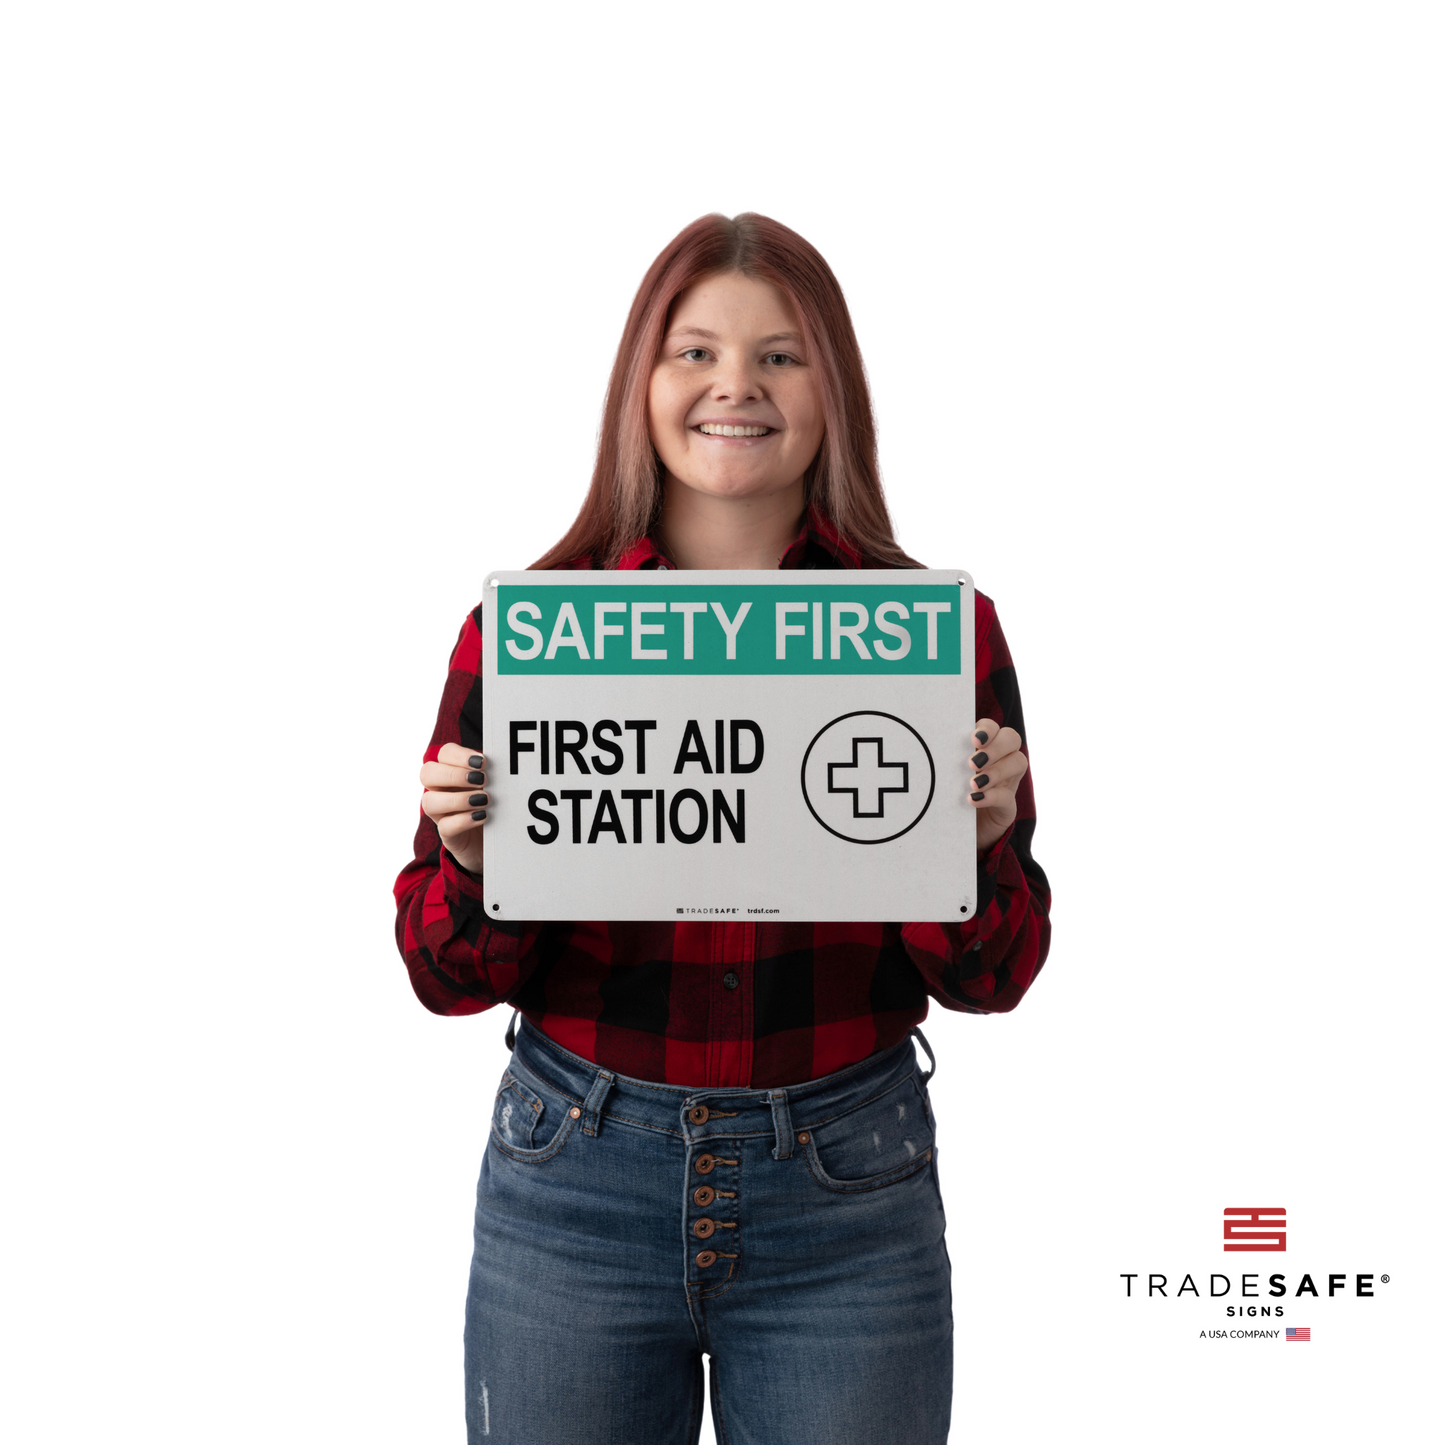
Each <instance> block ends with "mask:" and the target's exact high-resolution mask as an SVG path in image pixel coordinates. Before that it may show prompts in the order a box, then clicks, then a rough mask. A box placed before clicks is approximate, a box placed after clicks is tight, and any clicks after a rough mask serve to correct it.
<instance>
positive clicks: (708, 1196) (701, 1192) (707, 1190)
mask: <svg viewBox="0 0 1445 1445" xmlns="http://www.w3.org/2000/svg"><path fill="white" fill-rule="evenodd" d="M716 1198H717V1190H716V1189H714V1188H713V1187H712V1185H710V1184H699V1185H698V1186H697V1188H696V1189H694V1190H693V1191H692V1202H693V1203H694V1204H696V1205H697V1206H698V1208H699V1209H706V1208H707V1207H708V1205H709V1204H711V1203H712V1202H713V1200H714V1199H716Z"/></svg>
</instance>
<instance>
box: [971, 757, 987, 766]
mask: <svg viewBox="0 0 1445 1445" xmlns="http://www.w3.org/2000/svg"><path fill="white" fill-rule="evenodd" d="M987 761H988V754H987V753H975V754H974V755H973V756H972V757H971V758H970V759H969V762H971V763H972V764H973V765H974V767H976V768H981V767H982V766H983V765H984V764H985V763H986V762H987Z"/></svg>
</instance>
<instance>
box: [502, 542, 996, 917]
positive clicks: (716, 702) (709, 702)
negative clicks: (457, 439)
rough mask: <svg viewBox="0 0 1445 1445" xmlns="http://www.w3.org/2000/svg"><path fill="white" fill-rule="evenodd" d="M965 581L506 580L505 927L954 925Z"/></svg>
mask: <svg viewBox="0 0 1445 1445" xmlns="http://www.w3.org/2000/svg"><path fill="white" fill-rule="evenodd" d="M973 657H974V638H973V580H972V579H971V578H970V577H969V576H968V574H967V573H965V572H958V571H913V570H907V569H899V570H890V571H876V572H875V571H856V572H849V571H829V572H806V571H787V572H784V571H779V572H676V571H656V572H584V573H577V572H496V573H493V574H492V576H491V577H489V578H488V579H487V589H486V604H485V632H484V639H483V673H482V679H483V682H482V705H483V748H484V750H485V752H486V754H487V759H488V762H487V792H488V794H489V795H490V797H491V802H490V805H489V808H488V812H489V818H488V821H487V831H486V864H485V869H484V878H483V884H482V887H483V892H484V896H485V899H486V906H487V910H488V912H489V913H490V915H491V916H492V917H494V918H497V919H508V920H518V919H526V920H549V919H599V920H608V919H610V920H628V919H632V920H663V919H667V920H671V921H678V920H680V919H691V920H693V921H697V922H703V921H713V922H722V921H728V920H731V921H735V922H740V923H748V922H752V923H760V922H770V921H771V922H779V921H783V920H790V921H797V920H813V921H817V922H843V921H870V920H878V921H896V922H910V921H920V922H923V921H957V920H960V919H964V918H967V917H970V916H971V915H972V913H973V911H974V907H975V903H976V881H975V880H976V866H975V826H974V824H975V818H974V812H973V809H972V808H971V807H970V806H969V803H968V780H969V768H968V758H969V756H970V753H971V752H972V751H973V749H972V748H971V746H970V743H969V736H970V733H971V731H972V727H973V723H974V719H975V712H974V691H973Z"/></svg>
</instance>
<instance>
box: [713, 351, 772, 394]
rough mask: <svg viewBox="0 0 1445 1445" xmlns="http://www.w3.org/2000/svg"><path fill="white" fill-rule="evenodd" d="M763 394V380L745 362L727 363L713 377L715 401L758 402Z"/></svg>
mask: <svg viewBox="0 0 1445 1445" xmlns="http://www.w3.org/2000/svg"><path fill="white" fill-rule="evenodd" d="M762 394H763V388H762V382H761V379H760V378H759V377H758V375H757V372H756V371H755V370H754V369H753V368H752V367H751V366H749V365H748V364H747V362H745V361H734V362H731V363H725V364H724V365H722V366H720V367H719V368H718V369H717V372H716V374H715V375H714V376H713V383H712V397H713V400H714V401H732V402H742V401H757V400H758V398H759V397H761V396H762Z"/></svg>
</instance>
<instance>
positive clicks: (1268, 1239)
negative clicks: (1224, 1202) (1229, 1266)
mask: <svg viewBox="0 0 1445 1445" xmlns="http://www.w3.org/2000/svg"><path fill="white" fill-rule="evenodd" d="M1283 1249H1284V1210H1283V1209H1226V1210H1225V1211H1224V1252H1225V1254H1230V1253H1236V1252H1241V1251H1245V1250H1249V1251H1254V1252H1258V1251H1263V1250H1272V1251H1274V1252H1275V1253H1279V1252H1282V1251H1283Z"/></svg>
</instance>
